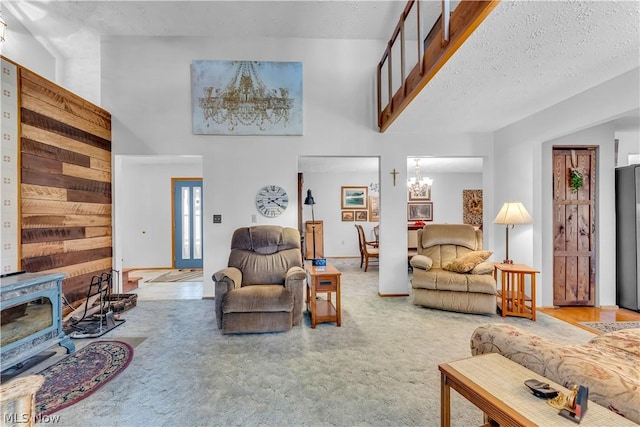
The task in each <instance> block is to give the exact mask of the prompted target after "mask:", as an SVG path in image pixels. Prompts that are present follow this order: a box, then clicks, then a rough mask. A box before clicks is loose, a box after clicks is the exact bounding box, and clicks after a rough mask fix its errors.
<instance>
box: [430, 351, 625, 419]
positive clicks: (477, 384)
mask: <svg viewBox="0 0 640 427" xmlns="http://www.w3.org/2000/svg"><path fill="white" fill-rule="evenodd" d="M438 369H440V379H441V381H440V399H441V400H440V410H441V412H440V416H441V419H440V425H441V426H443V427H448V426H450V425H451V388H453V389H454V390H456V391H457V392H458V393H460V394H461V395H462V396H463V397H465V398H466V399H467V400H468V401H469V402H471V403H473V404H474V405H475V406H477V407H478V408H479V409H480V410H482V412H484V414H485V415H484V418H485V419H484V422H485V425H489V424H490V423H491V422H492V421H495V422H497V423H498V424H499V425H500V426H549V427H553V426H567V427H575V426H576V425H577V424H576V423H574V422H573V421H570V420H568V419H566V418H563V417H561V416H560V415H558V410H557V409H555V408H553V407H551V406H550V405H548V404H547V403H546V402H545V401H544V400H543V399H539V398H537V397H535V396H534V395H533V394H531V392H530V391H529V389H528V388H527V387H526V386H525V385H524V382H525V380H528V379H530V378H534V379H537V380H540V381H544V382H546V383H548V384H549V385H550V386H551V387H553V388H555V389H556V390H558V391H560V392H561V393H564V394H566V395H567V394H569V390H567V389H566V388H565V387H562V386H561V385H559V384H556V383H554V382H553V381H550V380H548V379H546V378H544V377H543V376H541V375H538V374H536V373H535V372H533V371H530V370H529V369H527V368H525V367H524V366H522V365H519V364H518V363H516V362H513V361H512V360H510V359H507V358H506V357H503V356H501V355H499V354H497V353H489V354H483V355H481V356H475V357H471V358H469V359H463V360H458V361H455V362H449V363H443V364H440V365H438ZM580 426H600V427H601V426H636V427H637V425H636V424H635V423H633V422H631V421H630V420H628V419H626V418H624V417H621V416H620V415H618V414H616V413H614V412H612V411H609V410H608V409H606V408H604V407H602V406H600V405H598V404H596V403H594V402H592V401H589V407H588V409H587V412H586V414H585V415H584V417H583V418H582V421H581V422H580Z"/></svg>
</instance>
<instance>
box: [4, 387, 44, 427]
mask: <svg viewBox="0 0 640 427" xmlns="http://www.w3.org/2000/svg"><path fill="white" fill-rule="evenodd" d="M43 383H44V377H43V376H42V375H27V376H24V377H19V378H16V379H14V380H11V381H8V382H6V383H4V384H2V385H0V396H1V404H2V411H0V413H2V416H3V417H8V416H10V417H15V418H13V419H14V420H16V425H17V424H20V425H21V426H34V425H35V417H36V392H37V391H38V390H39V389H40V387H42V384H43ZM2 421H3V422H2V425H5V421H7V420H5V419H3V420H2ZM9 425H13V424H9Z"/></svg>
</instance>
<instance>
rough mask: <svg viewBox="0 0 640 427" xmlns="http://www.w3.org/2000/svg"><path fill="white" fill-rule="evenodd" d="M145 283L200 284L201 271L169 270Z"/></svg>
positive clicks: (198, 269) (191, 269)
mask: <svg viewBox="0 0 640 427" xmlns="http://www.w3.org/2000/svg"><path fill="white" fill-rule="evenodd" d="M147 282H202V269H200V268H190V269H180V270H171V271H169V272H167V273H164V274H161V275H160V276H158V277H156V278H154V279H150V280H147Z"/></svg>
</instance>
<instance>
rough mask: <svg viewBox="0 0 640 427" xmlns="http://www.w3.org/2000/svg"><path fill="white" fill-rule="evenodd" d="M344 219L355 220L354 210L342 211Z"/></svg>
mask: <svg viewBox="0 0 640 427" xmlns="http://www.w3.org/2000/svg"><path fill="white" fill-rule="evenodd" d="M342 220H343V221H353V220H355V213H354V211H342Z"/></svg>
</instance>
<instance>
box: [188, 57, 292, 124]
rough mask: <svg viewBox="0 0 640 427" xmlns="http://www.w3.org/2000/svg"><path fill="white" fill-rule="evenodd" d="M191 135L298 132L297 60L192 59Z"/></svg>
mask: <svg viewBox="0 0 640 427" xmlns="http://www.w3.org/2000/svg"><path fill="white" fill-rule="evenodd" d="M191 112H192V132H193V134H196V135H302V124H303V122H302V62H269V61H222V60H194V61H192V62H191Z"/></svg>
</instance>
